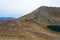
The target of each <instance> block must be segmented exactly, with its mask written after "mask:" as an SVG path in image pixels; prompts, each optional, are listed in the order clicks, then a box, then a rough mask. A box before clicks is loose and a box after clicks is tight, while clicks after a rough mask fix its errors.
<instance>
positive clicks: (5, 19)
mask: <svg viewBox="0 0 60 40" xmlns="http://www.w3.org/2000/svg"><path fill="white" fill-rule="evenodd" d="M13 19H15V18H14V17H0V21H1V22H3V21H8V20H13Z"/></svg>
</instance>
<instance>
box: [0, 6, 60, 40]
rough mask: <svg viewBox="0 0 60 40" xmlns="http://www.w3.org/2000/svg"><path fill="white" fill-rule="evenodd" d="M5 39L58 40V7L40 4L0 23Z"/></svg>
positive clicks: (59, 23)
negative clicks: (27, 12) (15, 17)
mask: <svg viewBox="0 0 60 40" xmlns="http://www.w3.org/2000/svg"><path fill="white" fill-rule="evenodd" d="M0 35H1V36H0V37H1V39H3V40H5V38H6V39H7V40H11V39H12V38H13V40H15V39H17V40H60V7H47V6H41V7H39V8H37V9H36V10H34V11H32V12H31V13H29V14H27V15H24V16H23V17H20V18H18V19H15V20H10V21H7V22H2V23H0Z"/></svg>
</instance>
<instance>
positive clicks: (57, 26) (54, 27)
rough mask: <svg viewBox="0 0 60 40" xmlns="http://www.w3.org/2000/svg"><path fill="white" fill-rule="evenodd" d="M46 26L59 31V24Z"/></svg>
mask: <svg viewBox="0 0 60 40" xmlns="http://www.w3.org/2000/svg"><path fill="white" fill-rule="evenodd" d="M47 28H48V29H50V30H52V31H55V32H60V25H48V26H47Z"/></svg>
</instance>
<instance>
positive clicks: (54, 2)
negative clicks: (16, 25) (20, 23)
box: [0, 0, 60, 17]
mask: <svg viewBox="0 0 60 40" xmlns="http://www.w3.org/2000/svg"><path fill="white" fill-rule="evenodd" d="M43 5H45V6H56V7H60V0H0V17H1V16H2V17H4V16H6V17H7V16H8V17H11V16H12V17H20V16H22V15H25V14H27V13H29V12H31V11H33V10H35V9H36V8H38V7H40V6H43Z"/></svg>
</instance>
